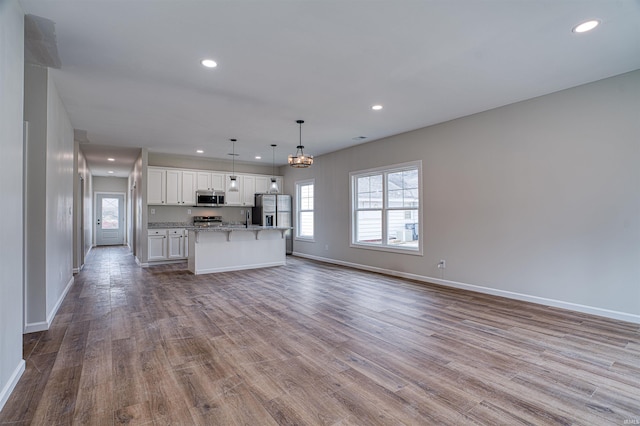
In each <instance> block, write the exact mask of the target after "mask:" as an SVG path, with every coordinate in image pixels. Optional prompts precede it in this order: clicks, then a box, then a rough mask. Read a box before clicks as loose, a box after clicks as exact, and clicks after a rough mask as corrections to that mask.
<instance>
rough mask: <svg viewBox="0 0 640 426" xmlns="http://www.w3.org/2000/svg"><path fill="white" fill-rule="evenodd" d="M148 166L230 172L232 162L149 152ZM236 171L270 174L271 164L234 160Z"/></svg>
mask: <svg viewBox="0 0 640 426" xmlns="http://www.w3.org/2000/svg"><path fill="white" fill-rule="evenodd" d="M148 161H149V163H148V165H149V166H159V167H177V168H183V169H198V170H213V171H221V172H231V169H232V166H233V164H232V162H231V161H226V160H219V159H213V158H211V159H207V158H198V157H192V156H187V155H185V156H180V155H170V154H160V153H154V152H150V153H149V160H148ZM235 171H236V173H255V174H260V175H271V172H272V168H271V164H269V165H266V166H259V165H256V164H251V163H249V164H245V163H243V162H241V161H238V160H236V164H235Z"/></svg>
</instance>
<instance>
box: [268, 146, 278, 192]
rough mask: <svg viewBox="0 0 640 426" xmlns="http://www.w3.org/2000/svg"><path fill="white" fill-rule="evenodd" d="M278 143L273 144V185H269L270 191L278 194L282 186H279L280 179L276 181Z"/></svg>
mask: <svg viewBox="0 0 640 426" xmlns="http://www.w3.org/2000/svg"><path fill="white" fill-rule="evenodd" d="M276 146H278V145H276V144H273V143H272V144H271V149H272V151H273V156H272V161H271V186H270V187H269V193H271V194H277V193H278V192H280V188H278V181H276V172H275V170H276Z"/></svg>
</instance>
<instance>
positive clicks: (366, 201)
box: [356, 175, 382, 209]
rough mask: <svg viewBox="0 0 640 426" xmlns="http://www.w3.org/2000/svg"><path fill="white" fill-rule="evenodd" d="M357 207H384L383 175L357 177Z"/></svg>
mask: <svg viewBox="0 0 640 426" xmlns="http://www.w3.org/2000/svg"><path fill="white" fill-rule="evenodd" d="M356 186H357V190H356V191H357V194H358V202H357V208H361V209H376V208H380V207H382V175H374V176H365V177H361V178H358V179H357V182H356Z"/></svg>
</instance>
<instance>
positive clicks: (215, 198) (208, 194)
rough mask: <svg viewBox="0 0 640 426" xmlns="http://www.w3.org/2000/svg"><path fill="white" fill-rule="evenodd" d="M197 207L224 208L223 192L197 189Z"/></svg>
mask: <svg viewBox="0 0 640 426" xmlns="http://www.w3.org/2000/svg"><path fill="white" fill-rule="evenodd" d="M196 206H197V207H218V206H224V192H217V191H211V190H204V189H199V190H197V191H196Z"/></svg>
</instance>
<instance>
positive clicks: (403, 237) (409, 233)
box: [387, 210, 420, 247]
mask: <svg viewBox="0 0 640 426" xmlns="http://www.w3.org/2000/svg"><path fill="white" fill-rule="evenodd" d="M418 223H419V218H418V210H388V211H387V244H389V245H393V246H396V247H397V246H401V247H418V231H419V229H420V228H419V226H418Z"/></svg>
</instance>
